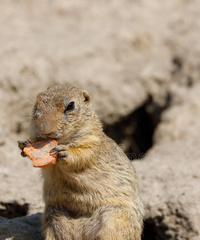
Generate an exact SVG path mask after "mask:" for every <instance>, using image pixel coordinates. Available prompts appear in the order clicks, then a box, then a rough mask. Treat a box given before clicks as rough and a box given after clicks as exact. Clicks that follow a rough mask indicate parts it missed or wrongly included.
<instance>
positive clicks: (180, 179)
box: [0, 0, 200, 240]
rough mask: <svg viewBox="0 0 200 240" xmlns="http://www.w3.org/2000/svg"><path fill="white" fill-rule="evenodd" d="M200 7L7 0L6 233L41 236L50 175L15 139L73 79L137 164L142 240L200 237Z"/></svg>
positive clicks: (183, 0)
mask: <svg viewBox="0 0 200 240" xmlns="http://www.w3.org/2000/svg"><path fill="white" fill-rule="evenodd" d="M199 16H200V2H199V1H198V0H169V1H159V0H110V1H106V0H101V1H98V0H43V1H40V0H1V4H0V31H1V33H0V109H1V111H0V192H1V194H0V216H1V217H0V239H20V240H32V239H41V235H40V213H41V212H42V211H43V202H42V191H41V188H42V178H41V176H40V171H38V170H37V169H33V168H32V166H31V162H30V161H28V160H27V159H23V158H22V157H21V156H20V151H19V150H18V147H17V140H24V139H26V138H27V137H28V127H29V123H30V118H31V111H32V105H33V103H34V100H35V96H36V94H38V92H40V91H42V90H44V89H45V88H47V87H48V86H49V85H52V84H55V83H66V82H70V83H71V84H74V85H75V86H79V87H82V88H84V89H86V90H88V91H89V92H90V94H91V95H92V99H93V103H94V108H95V109H96V111H97V113H98V115H99V116H100V118H101V120H102V122H103V124H104V129H105V132H106V133H107V134H108V135H109V136H110V137H112V138H113V139H114V140H115V141H116V142H117V143H118V144H120V146H121V147H122V148H123V149H124V151H125V152H126V154H127V155H128V157H129V158H130V160H131V161H132V162H133V164H134V166H135V167H136V170H137V172H138V176H139V178H140V185H141V194H142V198H143V201H144V204H145V209H146V213H145V224H144V233H143V240H199V239H200V204H199V199H200V171H199V169H200V159H199V158H200V148H199V146H200V139H199V133H200V18H199ZM17 217H20V218H17Z"/></svg>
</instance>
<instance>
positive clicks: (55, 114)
mask: <svg viewBox="0 0 200 240" xmlns="http://www.w3.org/2000/svg"><path fill="white" fill-rule="evenodd" d="M32 132H33V136H32V138H33V139H35V140H37V139H56V140H57V141H58V144H59V145H58V146H57V147H56V148H55V149H53V151H52V153H55V154H57V158H58V161H57V164H56V165H52V166H49V167H47V168H44V169H43V170H42V171H43V176H44V189H43V194H44V201H45V213H44V219H43V230H44V236H45V239H46V240H72V239H73V240H140V239H141V232H142V225H143V219H142V218H143V206H142V203H141V200H140V197H139V193H138V184H137V177H136V174H135V170H134V169H133V166H132V164H131V163H130V161H129V159H128V158H127V157H126V155H125V154H124V153H123V151H122V150H121V149H120V147H119V146H118V145H117V144H116V143H115V142H114V141H113V140H111V139H110V138H109V137H107V136H106V135H105V134H104V132H103V130H102V124H101V122H100V120H99V118H98V117H97V115H96V114H95V112H94V111H93V110H92V107H91V103H90V96H89V95H88V93H87V92H86V91H84V90H81V89H78V88H76V87H73V86H71V85H68V84H67V85H56V86H52V87H50V88H48V89H47V90H46V91H44V92H42V93H40V94H39V95H38V96H37V100H36V103H35V106H34V109H33V118H32Z"/></svg>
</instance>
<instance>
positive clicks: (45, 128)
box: [34, 113, 57, 135]
mask: <svg viewBox="0 0 200 240" xmlns="http://www.w3.org/2000/svg"><path fill="white" fill-rule="evenodd" d="M34 125H35V127H36V130H37V132H38V133H39V134H40V135H52V134H53V133H55V132H56V131H57V121H56V116H55V114H48V115H46V114H40V113H38V114H36V116H35V119H34Z"/></svg>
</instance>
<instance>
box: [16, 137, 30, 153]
mask: <svg viewBox="0 0 200 240" xmlns="http://www.w3.org/2000/svg"><path fill="white" fill-rule="evenodd" d="M30 143H31V141H30V140H25V141H18V147H19V148H20V149H21V156H22V157H26V155H25V154H24V152H23V149H24V148H25V147H27V146H28V145H29V144H30Z"/></svg>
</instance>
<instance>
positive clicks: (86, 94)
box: [83, 90, 90, 102]
mask: <svg viewBox="0 0 200 240" xmlns="http://www.w3.org/2000/svg"><path fill="white" fill-rule="evenodd" d="M83 97H84V102H90V96H89V93H88V92H87V91H85V90H84V91H83Z"/></svg>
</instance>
